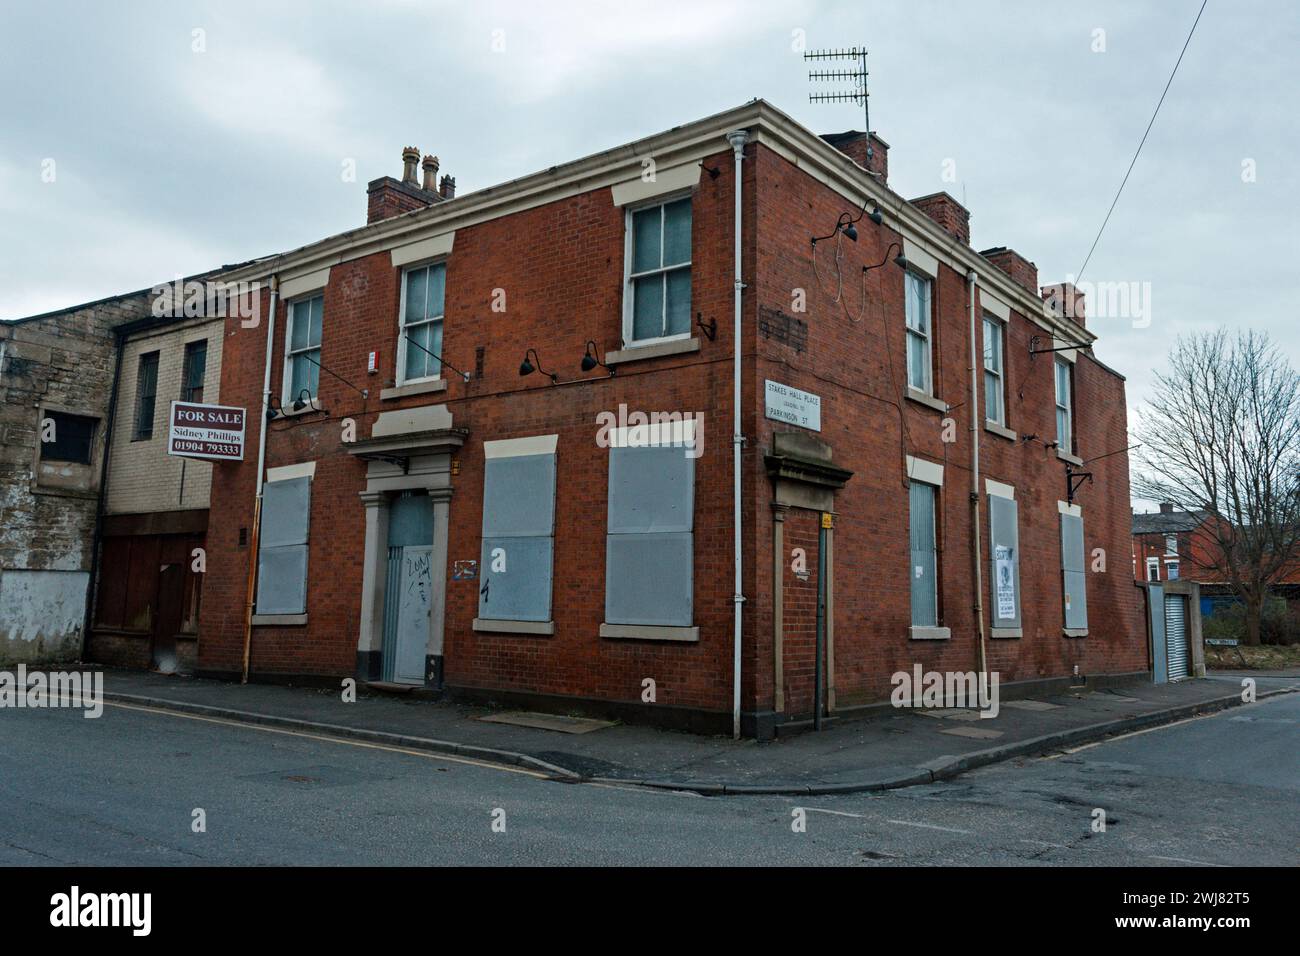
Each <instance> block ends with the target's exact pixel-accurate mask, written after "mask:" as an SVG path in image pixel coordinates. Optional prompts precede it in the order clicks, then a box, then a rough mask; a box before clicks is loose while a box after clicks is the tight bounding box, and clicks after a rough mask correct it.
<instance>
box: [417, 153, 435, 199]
mask: <svg viewBox="0 0 1300 956" xmlns="http://www.w3.org/2000/svg"><path fill="white" fill-rule="evenodd" d="M422 165H423V167H424V183H423V184H422V187H421V188H423V189H424V191H425V192H429V193H431V192H433V191H434V190H435V189H436V188H437V184H438V157H437V156H432V155H430V156H426V157H424V162H423V163H422Z"/></svg>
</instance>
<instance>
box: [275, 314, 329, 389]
mask: <svg viewBox="0 0 1300 956" xmlns="http://www.w3.org/2000/svg"><path fill="white" fill-rule="evenodd" d="M324 311H325V296H324V295H323V294H322V295H316V296H313V297H312V298H310V299H301V300H299V301H297V302H291V303H290V304H289V328H288V329H287V330H286V331H285V337H284V341H285V349H284V382H285V389H284V403H285V404H286V405H287V404H290V403H292V402H296V401H297V400H298V399H299V398H315V397H316V394H317V391H318V389H319V386H320V338H321V322H322V319H323V317H324ZM304 392H305V393H306V395H304V394H303V393H304Z"/></svg>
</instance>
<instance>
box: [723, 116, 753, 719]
mask: <svg viewBox="0 0 1300 956" xmlns="http://www.w3.org/2000/svg"><path fill="white" fill-rule="evenodd" d="M748 141H749V133H748V132H746V131H745V130H743V129H741V130H735V131H733V132H730V133H728V134H727V142H728V143H730V144H731V151H732V154H733V157H734V160H735V180H736V185H735V189H734V192H735V200H736V211H735V226H736V229H735V249H734V254H733V256H732V259H733V262H734V264H735V270H734V290H733V299H734V306H735V315H734V320H733V323H732V337H731V342H732V353H733V354H732V382H731V411H732V421H731V511H732V527H733V529H734V536H733V540H732V547H733V549H734V552H735V557H734V563H735V582H734V588H733V592H732V599H731V601H732V607H733V622H732V637H731V640H732V653H731V675H732V676H731V735H732V737H733V738H734V739H736V740H739V739H740V638H741V607H742V605H744V603H745V595H744V587H743V581H742V577H741V573H742V570H743V567H742V555H741V546H742V543H743V541H744V538H743V536H742V534H741V524H740V522H741V508H740V504H741V501H740V470H741V469H740V463H741V453H742V450H743V448H744V444H745V436H744V435H742V434H741V431H740V349H741V338H740V299H741V293H742V292H743V291H744V289H745V283H744V282H743V281H742V279H741V239H740V226H741V218H740V217H741V179H742V177H743V167H742V165H741V164H742V163H743V162H744V160H745V143H746V142H748Z"/></svg>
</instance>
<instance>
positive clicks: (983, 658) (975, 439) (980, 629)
mask: <svg viewBox="0 0 1300 956" xmlns="http://www.w3.org/2000/svg"><path fill="white" fill-rule="evenodd" d="M966 282H967V283H968V285H969V286H970V300H969V302H968V303H967V306H966V311H967V314H968V315H969V318H970V367H969V368H968V369H967V372H968V373H969V375H970V521H971V530H972V534H971V566H972V569H973V571H974V577H975V607H974V610H975V633H976V635H977V637H978V639H979V644H978V647H977V654H978V658H979V661H978V662H979V669H980V674H982V675H983V680H985V681H987V680H988V654H987V649H986V647H985V645H984V637H985V635H984V562H983V557H982V552H983V545H982V544H981V543H980V541H981V535H980V424H981V423H980V414H979V413H980V406H979V377H978V374H979V368H980V362H979V359H978V356H977V353H976V349H975V289H976V286H977V285H978V283H979V276H978V275H976V273H975V270H974V269H972V270H971V271H970V272H968V273H966Z"/></svg>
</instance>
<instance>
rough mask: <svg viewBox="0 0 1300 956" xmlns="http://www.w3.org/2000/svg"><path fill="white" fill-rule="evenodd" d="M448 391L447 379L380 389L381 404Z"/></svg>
mask: <svg viewBox="0 0 1300 956" xmlns="http://www.w3.org/2000/svg"><path fill="white" fill-rule="evenodd" d="M445 391H447V380H446V379H445V378H436V379H434V380H433V381H432V382H412V383H411V384H409V385H397V386H394V387H393V388H385V389H380V391H379V400H380V401H381V402H390V401H393V400H395V399H398V398H406V397H407V396H408V395H429V394H432V393H433V392H445Z"/></svg>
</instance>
